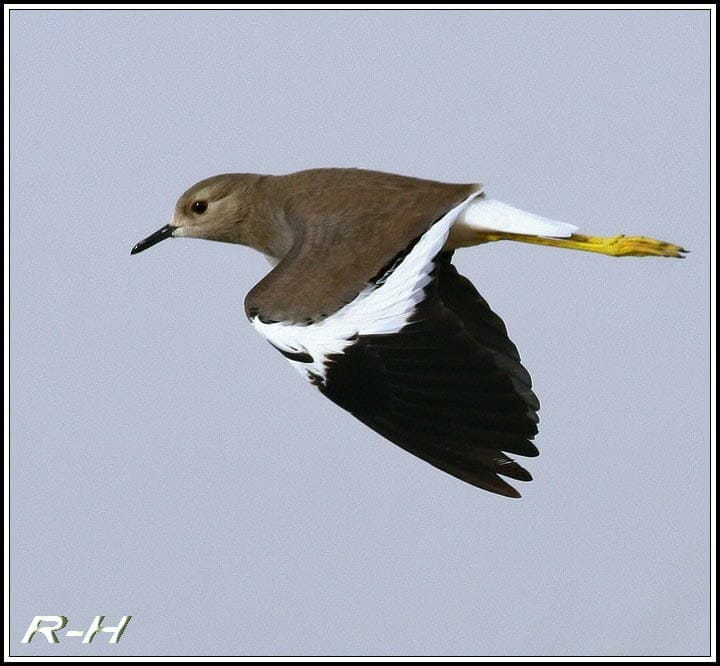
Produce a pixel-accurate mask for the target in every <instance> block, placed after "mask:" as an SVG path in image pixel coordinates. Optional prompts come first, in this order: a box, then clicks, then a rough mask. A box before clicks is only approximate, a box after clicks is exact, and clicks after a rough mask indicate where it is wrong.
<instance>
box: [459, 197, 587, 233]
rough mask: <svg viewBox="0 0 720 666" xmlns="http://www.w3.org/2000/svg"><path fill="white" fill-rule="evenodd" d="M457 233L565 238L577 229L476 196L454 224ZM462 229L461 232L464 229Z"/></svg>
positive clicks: (500, 202)
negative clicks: (482, 232)
mask: <svg viewBox="0 0 720 666" xmlns="http://www.w3.org/2000/svg"><path fill="white" fill-rule="evenodd" d="M454 226H455V227H459V229H457V231H460V232H461V233H462V231H504V232H506V233H511V234H524V235H528V236H549V237H551V238H567V237H568V236H571V235H572V234H574V233H575V232H576V231H577V227H575V226H573V225H572V224H567V223H565V222H556V221H555V220H548V219H547V218H545V217H540V216H539V215H535V214H533V213H527V212H525V211H524V210H520V209H519V208H514V207H513V206H509V205H508V204H505V203H503V202H502V201H496V200H495V199H486V198H484V197H478V198H477V199H474V200H473V201H471V202H470V203H469V204H468V205H467V206H466V207H465V209H464V210H463V211H462V212H461V213H460V215H459V216H458V219H457V220H456V222H455V225H454ZM463 227H464V229H463Z"/></svg>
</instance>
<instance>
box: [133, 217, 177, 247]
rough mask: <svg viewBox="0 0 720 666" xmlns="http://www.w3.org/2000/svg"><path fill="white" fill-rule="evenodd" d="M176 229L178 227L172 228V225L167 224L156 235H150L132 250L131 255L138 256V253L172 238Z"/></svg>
mask: <svg viewBox="0 0 720 666" xmlns="http://www.w3.org/2000/svg"><path fill="white" fill-rule="evenodd" d="M175 229H177V227H174V226H172V224H166V225H165V226H164V227H163V228H162V229H158V230H157V231H156V232H155V233H154V234H150V235H149V236H148V237H147V238H143V239H142V240H141V241H140V242H139V243H138V244H137V245H136V246H135V247H134V248H133V249H132V250H130V254H137V253H138V252H142V251H143V250H147V249H148V248H149V247H152V246H153V245H155V243H159V242H160V241H161V240H165V239H166V238H170V236H172V233H173V231H175Z"/></svg>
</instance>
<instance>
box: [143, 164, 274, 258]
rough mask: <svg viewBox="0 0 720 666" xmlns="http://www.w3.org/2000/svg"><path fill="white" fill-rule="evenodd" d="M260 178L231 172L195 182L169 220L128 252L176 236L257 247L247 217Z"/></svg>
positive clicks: (254, 206)
mask: <svg viewBox="0 0 720 666" xmlns="http://www.w3.org/2000/svg"><path fill="white" fill-rule="evenodd" d="M261 178H262V176H258V175H256V174H244V173H231V174H222V175H220V176H212V177H211V178H206V179H205V180H201V181H200V182H198V183H195V185H193V186H192V187H191V188H190V189H188V190H187V191H186V192H185V193H184V194H183V195H182V196H181V197H180V198H179V199H178V202H177V204H176V205H175V213H174V214H173V216H172V220H171V221H170V223H169V224H166V225H165V226H164V227H163V228H162V229H159V230H158V231H156V232H155V233H154V234H151V235H150V236H148V237H147V238H144V239H143V240H141V241H140V242H139V243H137V244H136V245H135V247H133V249H132V250H131V252H130V254H137V253H138V252H142V251H143V250H146V249H147V248H149V247H152V246H153V245H155V244H156V243H159V242H160V241H161V240H165V239H166V238H172V237H180V236H182V237H189V238H205V239H207V240H215V241H223V242H226V243H240V244H242V245H249V246H250V247H257V242H256V239H255V238H254V236H255V235H256V233H257V232H256V225H254V224H251V223H249V218H250V217H253V216H255V215H256V214H257V212H258V211H257V210H256V209H257V202H258V197H257V196H256V195H257V193H256V192H255V189H256V186H257V184H258V182H259V181H260V179H261Z"/></svg>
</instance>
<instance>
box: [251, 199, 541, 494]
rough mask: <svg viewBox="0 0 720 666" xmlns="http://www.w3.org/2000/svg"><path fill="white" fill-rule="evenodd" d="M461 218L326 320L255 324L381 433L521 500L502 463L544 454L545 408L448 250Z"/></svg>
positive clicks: (511, 466)
mask: <svg viewBox="0 0 720 666" xmlns="http://www.w3.org/2000/svg"><path fill="white" fill-rule="evenodd" d="M459 210H461V207H456V208H455V209H453V210H452V211H450V212H449V213H448V214H446V215H445V216H444V217H443V218H441V219H440V220H439V221H438V222H436V223H435V224H434V225H433V226H432V227H431V228H430V229H429V230H428V231H427V232H425V234H423V235H422V236H421V237H420V238H419V239H418V240H417V241H416V242H415V243H414V244H412V245H411V246H410V247H409V248H407V249H406V250H404V251H403V252H402V253H400V254H399V255H398V257H397V259H396V261H395V262H393V263H392V264H391V265H390V266H389V267H388V268H387V270H386V272H385V273H384V274H382V275H380V276H379V277H378V278H377V279H376V280H375V281H374V282H373V283H371V284H369V285H368V286H367V288H366V289H365V290H364V291H363V292H362V293H361V294H360V295H359V296H358V297H357V298H356V299H355V300H354V301H352V302H351V303H349V304H348V305H346V306H345V307H343V308H341V309H340V310H338V311H337V312H336V313H335V314H333V315H331V316H330V317H327V318H326V319H324V320H322V321H321V322H316V323H313V324H309V325H306V326H300V325H297V324H283V323H282V322H274V323H269V324H268V323H263V322H262V321H260V320H259V319H257V318H256V319H254V320H253V325H254V326H255V327H256V328H257V329H258V330H260V331H261V332H262V333H263V334H264V335H265V336H266V337H267V338H268V339H269V340H270V342H271V343H272V344H273V346H275V347H276V348H277V349H279V350H280V351H281V352H282V353H283V354H284V355H285V356H286V357H287V358H288V360H289V361H290V362H291V363H292V364H293V365H294V366H295V367H296V368H297V369H298V370H299V371H300V372H301V373H303V374H304V375H305V376H306V377H307V378H308V379H309V380H310V381H311V382H312V383H313V384H315V385H316V386H317V387H318V388H319V389H320V391H322V393H324V394H325V395H326V396H327V397H328V398H330V399H331V400H332V401H333V402H335V403H337V404H338V405H340V406H341V407H343V408H344V409H346V410H347V411H349V412H350V413H351V414H353V415H354V416H355V417H356V418H358V419H359V420H360V421H362V422H363V423H365V424H366V425H368V426H369V427H370V428H372V429H373V430H375V431H376V432H378V433H380V434H381V435H383V436H384V437H386V438H387V439H389V440H390V441H392V442H394V443H395V444H397V445H399V446H401V447H402V448H404V449H405V450H407V451H409V452H410V453H413V454H414V455H416V456H418V457H420V458H422V459H424V460H426V461H427V462H429V463H431V464H432V465H435V466H436V467H438V468H440V469H442V470H444V471H446V472H448V473H450V474H452V475H454V476H456V477H458V478H460V479H462V480H463V481H467V482H468V483H471V484H473V485H475V486H478V487H480V488H483V489H485V490H490V491H492V492H495V493H499V494H502V495H506V496H509V497H519V493H518V492H517V491H516V490H515V489H514V488H513V487H512V486H510V485H509V484H508V483H507V482H506V481H504V480H503V479H502V478H500V475H502V476H505V477H509V478H512V479H516V480H520V481H530V480H531V478H532V477H531V476H530V474H529V473H528V472H527V471H526V470H525V469H523V468H522V467H521V466H520V465H518V464H517V463H516V462H515V461H514V460H512V459H511V458H510V457H508V456H507V455H506V453H509V454H518V455H524V456H536V455H537V454H538V451H537V449H536V448H535V446H534V445H533V444H532V442H531V441H530V440H531V439H532V438H533V437H534V435H535V434H536V433H537V421H538V419H537V414H536V412H537V410H538V408H539V404H538V401H537V398H536V397H535V395H534V393H533V392H532V389H531V381H530V376H529V375H528V373H527V371H526V370H525V369H524V368H523V366H522V365H521V363H520V358H519V355H518V352H517V349H516V347H515V345H514V344H513V343H512V342H511V341H510V340H509V338H508V336H507V331H506V329H505V325H504V324H503V322H502V321H501V320H500V318H499V317H498V316H497V315H495V314H494V313H493V312H492V311H491V310H490V308H489V307H488V305H487V303H486V302H485V301H484V300H483V299H482V297H481V296H480V295H479V294H478V293H477V291H476V290H475V288H474V287H473V286H472V284H471V283H470V282H469V281H468V280H467V279H465V278H464V277H462V276H460V275H459V274H458V273H457V271H456V270H455V268H454V266H452V264H451V257H452V253H450V252H443V251H442V247H443V245H444V243H445V241H446V239H447V235H448V230H449V228H450V226H451V224H452V222H453V221H454V219H455V217H456V216H457V214H458V211H459Z"/></svg>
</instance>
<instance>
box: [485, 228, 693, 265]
mask: <svg viewBox="0 0 720 666" xmlns="http://www.w3.org/2000/svg"><path fill="white" fill-rule="evenodd" d="M499 240H511V241H518V242H520V243H532V244H534V245H548V246H550V247H564V248H567V249H569V250H583V251H584V252H598V253H600V254H607V255H609V256H611V257H677V258H678V259H682V258H684V255H685V253H687V250H685V249H684V248H682V247H680V246H679V245H673V244H672V243H665V242H664V241H659V240H655V239H654V238H647V237H645V236H612V237H609V238H604V237H602V236H583V235H582V234H573V235H572V236H570V237H569V238H545V237H543V236H525V235H523V234H511V233H506V232H501V231H495V232H488V233H483V234H481V235H480V238H479V240H478V241H476V242H477V243H490V242H493V241H499Z"/></svg>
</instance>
